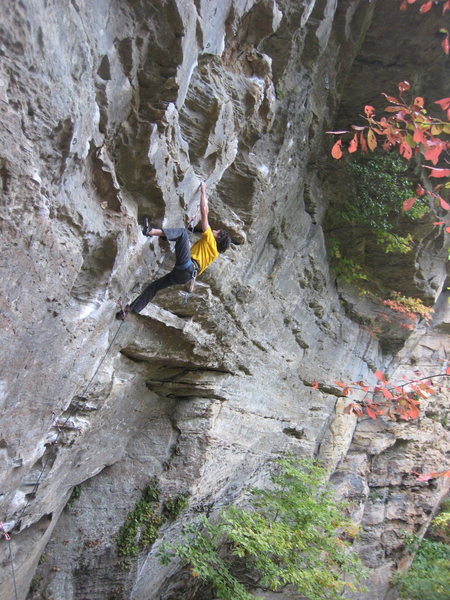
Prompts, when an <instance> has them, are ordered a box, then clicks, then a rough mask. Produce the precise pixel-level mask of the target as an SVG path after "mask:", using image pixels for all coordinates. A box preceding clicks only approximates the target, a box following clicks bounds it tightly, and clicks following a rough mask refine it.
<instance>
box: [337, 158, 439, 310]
mask: <svg viewBox="0 0 450 600" xmlns="http://www.w3.org/2000/svg"><path fill="white" fill-rule="evenodd" d="M346 169H347V171H348V175H349V178H350V180H351V182H352V184H351V189H352V190H353V192H352V193H351V194H348V195H347V197H345V198H344V199H340V200H339V201H338V203H336V204H335V205H334V210H333V216H332V218H333V220H334V221H336V219H337V222H338V224H337V226H336V227H334V228H331V229H330V230H329V232H333V231H335V232H339V231H341V232H342V234H343V235H345V236H346V237H345V242H347V243H346V244H345V245H344V244H343V243H342V242H343V241H344V240H343V239H342V234H341V236H340V238H341V239H338V237H330V238H329V239H328V249H329V254H330V258H331V266H332V268H333V271H334V272H335V274H336V277H337V278H338V279H340V280H341V281H344V282H345V283H349V284H353V285H355V286H356V287H357V288H358V289H359V291H360V293H361V294H364V295H365V294H368V293H371V289H370V288H371V285H370V282H372V281H373V277H371V276H370V274H369V271H368V270H367V268H366V267H365V266H364V264H361V262H360V261H359V260H358V257H357V256H353V255H354V254H355V249H356V251H357V249H358V245H355V244H348V231H349V228H350V229H351V230H356V229H358V228H359V229H362V230H367V234H365V235H364V237H363V238H362V239H363V240H364V246H366V245H367V244H368V243H369V244H370V243H371V242H372V243H373V242H375V243H376V244H378V245H379V246H381V247H382V248H383V250H384V251H385V252H386V253H393V252H395V253H398V254H405V253H407V252H409V251H411V250H412V247H413V244H414V241H413V237H412V235H411V234H410V233H408V234H406V235H399V234H398V232H396V231H395V227H396V224H397V223H398V221H399V219H400V218H401V217H402V215H403V212H402V209H401V205H402V202H403V201H404V200H405V199H407V198H409V197H410V196H411V194H412V193H413V185H412V183H411V181H410V178H409V177H408V173H407V172H408V165H407V163H406V162H405V160H404V159H402V158H401V157H399V156H397V155H396V154H394V153H389V154H381V153H376V154H374V155H371V156H370V157H360V158H354V159H353V160H351V161H350V162H349V163H348V164H347V165H346ZM427 210H428V203H427V202H426V201H424V200H422V199H421V200H420V201H418V202H417V203H416V204H415V206H414V207H413V208H412V209H411V211H410V212H409V213H408V216H409V218H410V219H417V218H420V217H421V216H423V214H424V213H425V212H426V211H427ZM403 221H404V219H403ZM369 234H370V235H369ZM335 235H336V236H339V235H340V234H339V233H336V234H335ZM363 282H366V283H365V284H364V283H363ZM374 300H375V301H377V302H379V301H380V300H379V298H378V297H374Z"/></svg>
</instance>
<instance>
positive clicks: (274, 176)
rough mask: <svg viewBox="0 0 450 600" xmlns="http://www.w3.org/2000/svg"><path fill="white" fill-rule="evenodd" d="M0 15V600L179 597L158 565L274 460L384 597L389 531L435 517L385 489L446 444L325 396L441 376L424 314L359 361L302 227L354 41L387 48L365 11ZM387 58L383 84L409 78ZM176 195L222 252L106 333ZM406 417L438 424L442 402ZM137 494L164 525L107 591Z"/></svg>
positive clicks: (423, 505)
mask: <svg viewBox="0 0 450 600" xmlns="http://www.w3.org/2000/svg"><path fill="white" fill-rule="evenodd" d="M4 4H6V6H3V9H2V22H1V24H0V44H1V45H0V52H1V54H0V55H1V61H0V101H1V102H0V111H1V122H2V125H1V127H0V140H1V150H0V176H1V181H0V187H1V191H2V203H1V217H2V220H1V223H2V278H1V286H2V296H1V312H0V318H1V324H2V344H1V348H0V353H1V365H2V373H1V387H0V390H1V396H0V398H1V409H2V426H1V435H0V456H1V459H2V470H1V488H0V506H1V512H0V519H1V520H2V521H3V524H4V528H5V530H6V531H9V532H10V534H11V538H12V539H11V542H10V543H8V542H6V541H5V540H2V541H1V542H0V564H1V567H2V568H1V572H0V599H1V600H9V599H10V598H15V597H17V598H19V599H21V600H22V599H24V598H25V597H27V594H28V591H29V589H30V584H31V582H32V585H31V588H32V589H31V591H30V595H29V597H30V598H47V599H50V598H52V599H53V600H63V599H64V600H82V599H83V600H86V599H89V600H97V599H98V600H100V599H105V598H111V599H112V598H117V599H128V598H132V599H134V600H144V599H150V598H151V599H153V598H154V599H156V598H164V599H166V600H169V599H176V598H180V599H181V598H194V597H200V596H196V595H195V594H196V593H197V592H196V585H197V584H196V582H195V581H194V580H193V579H192V578H190V577H189V576H188V574H187V573H185V572H184V571H183V570H182V569H180V566H179V565H172V566H170V567H164V568H163V567H162V566H161V565H160V564H159V561H158V560H157V558H156V552H157V547H158V544H159V543H160V542H161V540H163V539H171V538H173V537H176V535H177V532H179V528H180V526H181V524H182V523H183V522H186V521H188V520H191V519H193V518H194V517H195V515H196V514H198V513H199V512H207V513H208V514H209V513H211V512H214V511H215V510H217V509H218V508H219V507H220V506H223V505H226V504H229V503H232V502H234V501H236V499H238V498H239V497H240V496H241V494H242V492H243V490H245V488H246V487H247V486H248V485H249V484H253V483H257V482H258V483H262V482H264V481H265V480H266V477H267V473H268V470H269V468H270V466H271V463H272V461H273V459H274V458H276V457H277V456H279V455H281V454H282V453H285V452H287V451H291V452H293V453H294V454H296V455H316V456H317V455H318V456H322V457H323V458H325V459H326V460H327V461H328V464H329V467H330V472H334V475H333V481H334V482H335V484H336V486H337V487H338V488H339V489H340V490H341V492H342V493H343V494H344V495H347V496H349V497H350V498H352V500H353V502H354V503H355V506H357V510H356V511H355V519H356V520H360V521H361V522H362V525H363V528H364V535H363V536H362V538H361V540H360V542H359V545H360V552H361V554H362V556H365V557H366V559H367V561H368V563H369V565H370V566H371V567H373V573H374V580H373V581H374V583H372V584H371V586H369V589H370V591H369V592H368V595H367V596H366V597H367V598H384V597H385V594H386V592H387V586H388V579H389V571H390V569H391V568H392V566H394V565H395V564H397V563H400V562H401V560H402V551H401V550H402V549H401V542H400V541H399V531H400V529H401V527H402V526H403V524H404V522H405V521H406V523H407V525H408V527H410V528H415V529H419V528H422V529H424V528H426V525H427V523H428V522H429V519H430V516H431V514H432V513H433V511H434V510H435V508H436V506H437V504H438V502H439V499H440V498H441V496H442V495H443V494H444V493H445V483H444V482H443V481H438V482H432V483H431V484H420V485H418V484H417V483H415V480H414V477H413V476H411V474H410V472H411V470H413V469H414V468H422V467H423V468H424V469H427V468H436V467H438V466H439V465H442V464H444V462H445V453H446V451H448V431H447V430H446V428H445V427H444V426H443V425H442V423H444V422H445V421H444V418H443V417H442V419H440V420H439V419H438V420H433V419H430V418H426V417H424V418H423V419H421V420H420V423H418V424H414V425H410V424H407V423H406V424H402V425H397V424H392V423H385V422H380V423H378V422H376V423H374V422H372V421H367V420H362V421H361V422H360V423H359V424H357V423H356V420H355V418H354V417H353V416H349V415H344V414H343V412H342V400H341V399H338V398H337V396H338V390H337V389H336V388H335V386H333V384H332V382H333V381H334V380H336V379H346V380H359V379H365V380H366V381H371V380H372V379H373V370H374V368H377V367H378V368H381V369H384V370H387V369H388V368H391V369H394V368H397V369H404V367H405V365H411V364H413V362H414V361H416V362H419V363H423V364H422V368H423V369H425V370H426V369H432V368H433V366H432V365H433V364H434V363H435V362H437V361H439V360H441V359H442V360H443V359H445V358H446V356H447V355H448V351H449V348H448V313H447V315H445V309H446V307H447V306H448V305H447V304H446V303H445V302H444V300H442V299H441V300H440V302H441V305H440V312H439V315H438V317H437V318H436V320H435V322H434V324H433V327H432V328H431V329H430V330H429V331H428V330H423V329H418V330H417V331H416V332H414V334H413V336H412V337H411V338H410V339H409V340H408V341H407V344H406V345H405V346H404V348H403V349H402V351H401V352H402V353H401V354H400V355H398V356H394V355H392V354H386V353H383V351H382V349H381V348H380V345H379V342H378V340H377V338H376V337H374V336H373V335H372V334H371V333H370V331H368V330H367V328H364V327H362V326H361V325H360V319H359V318H357V315H358V314H361V312H363V311H364V307H363V306H362V305H361V302H360V301H359V300H358V298H357V297H356V296H354V295H353V296H352V295H351V294H350V295H349V294H348V292H347V291H345V290H341V289H338V288H337V286H336V282H335V278H334V275H333V273H332V271H331V270H330V268H329V263H328V259H327V252H326V246H325V236H324V232H323V228H322V223H323V219H324V215H325V212H326V210H327V207H328V205H329V203H330V200H331V199H332V196H333V194H334V193H335V191H336V187H334V186H335V184H334V176H333V173H335V172H336V171H335V169H336V165H331V163H330V161H329V160H328V158H326V152H327V150H326V142H324V137H325V136H324V131H326V130H327V129H329V128H331V127H332V124H333V122H334V120H335V118H336V114H337V111H338V108H339V106H341V115H345V114H348V112H346V111H350V110H351V107H350V106H349V103H348V100H349V95H348V94H345V99H346V103H344V104H343V105H342V104H341V97H342V96H343V93H344V90H345V89H347V90H348V89H350V88H351V89H352V90H355V93H354V95H353V97H354V101H355V104H356V105H357V106H358V108H359V105H360V104H361V103H363V102H365V101H366V100H370V98H367V99H366V98H363V91H364V89H366V90H368V91H370V93H371V94H373V93H375V90H374V87H373V86H374V84H373V79H374V77H375V76H378V75H376V73H379V72H380V69H379V68H378V67H379V66H383V61H385V60H387V59H386V57H388V56H390V55H389V49H388V48H389V46H388V45H386V46H383V48H382V51H381V50H380V48H379V47H378V46H377V42H378V40H379V36H380V32H382V33H381V35H383V36H385V38H386V39H391V38H392V39H393V40H394V42H395V44H397V42H398V41H399V39H400V38H399V37H398V38H396V37H395V34H394V35H393V33H392V32H393V22H392V20H391V21H389V19H387V20H386V18H385V16H386V15H385V13H386V10H387V4H390V0H384V1H381V2H378V3H376V2H370V1H368V0H342V1H341V0H339V2H338V1H337V0H302V1H298V0H292V1H291V0H221V1H215V2H213V1H211V0H157V1H154V2H147V1H145V0H127V1H124V0H122V1H120V0H96V1H95V2H86V1H83V0H71V2H67V3H62V2H57V1H55V0H49V1H47V0H18V1H17V2H14V3H12V2H10V3H4ZM415 18H419V17H417V16H415V17H414V16H411V15H409V16H408V17H406V21H405V23H406V25H405V27H408V26H411V25H413V26H415V25H416V22H415V21H414V19H415ZM428 27H429V28H430V30H431V31H433V29H432V26H431V25H430V26H428ZM366 33H367V35H366ZM431 40H432V41H431V42H430V48H429V49H428V51H427V53H426V56H427V57H428V60H429V61H430V62H431V63H432V64H433V65H437V66H436V69H437V70H438V72H440V73H442V72H443V63H442V59H441V57H440V50H439V40H437V41H436V40H435V39H434V38H433V37H431ZM395 44H394V50H392V52H394V53H395V52H397V53H399V56H398V58H397V60H396V61H394V62H395V65H396V67H395V69H394V74H393V76H394V77H397V73H398V71H399V70H401V66H402V65H404V67H405V69H408V68H409V69H413V70H414V68H415V65H414V64H412V65H408V63H407V62H406V61H405V58H404V55H403V54H401V52H400V50H399V48H398V47H397V46H396V45H395ZM401 48H402V49H403V50H404V51H405V52H406V51H407V48H406V47H401ZM383 53H385V55H383ZM368 56H370V60H368V59H367V57H368ZM355 59H356V60H355ZM365 64H367V65H368V66H367V70H364V76H363V75H361V72H360V71H361V69H362V68H363V66H364V65H365ZM352 66H353V71H352ZM422 66H423V65H422ZM426 67H427V65H425V67H424V68H423V69H422V71H423V72H424V73H429V69H428V68H426ZM433 68H434V67H433ZM355 69H356V72H355ZM373 69H378V70H373ZM416 71H418V72H419V71H420V69H416ZM398 75H399V80H400V79H402V78H406V77H407V76H408V75H407V74H404V75H403V74H402V75H401V76H400V73H398ZM386 77H387V76H386ZM395 80H396V79H395ZM368 82H370V85H369V83H368ZM420 82H421V83H420V85H426V79H424V78H422V79H420ZM383 83H384V81H382V82H381V85H380V90H381V89H383ZM380 90H377V92H378V91H380ZM341 118H342V117H341ZM202 180H205V181H206V184H207V189H208V195H209V199H210V221H211V223H212V225H213V226H214V228H219V227H225V228H227V229H228V230H229V231H230V232H231V233H232V236H233V239H234V242H235V243H234V244H233V248H232V249H231V251H229V252H228V253H227V254H226V255H224V256H223V257H221V258H220V259H219V260H217V261H216V262H215V263H214V264H213V265H212V266H211V268H210V269H208V271H207V272H206V273H205V274H204V275H203V276H202V277H201V279H200V280H199V282H198V284H197V286H196V289H195V292H194V294H193V295H192V296H191V297H189V298H187V297H186V295H185V294H183V293H182V292H180V290H179V289H176V288H172V289H170V290H167V291H165V292H164V293H161V294H160V295H159V296H157V298H156V299H155V302H154V303H153V304H151V305H149V306H148V308H147V309H146V310H145V311H144V312H143V313H142V314H141V315H139V316H137V315H133V316H131V317H130V318H129V319H127V321H126V322H125V323H124V324H122V325H121V324H120V323H119V322H117V321H116V320H115V319H114V314H115V312H116V310H117V301H118V299H119V298H120V297H121V298H122V299H123V300H124V301H128V300H129V299H131V298H132V297H134V296H135V295H136V293H138V292H139V290H140V289H141V288H142V286H143V284H144V283H145V282H146V281H148V280H150V279H152V278H154V277H157V276H161V275H162V274H163V273H164V272H166V271H167V270H169V269H171V267H172V264H173V255H171V252H170V248H169V246H168V244H167V243H164V242H155V241H150V242H149V241H148V240H147V239H146V238H144V237H143V236H142V234H141V230H140V226H139V220H140V219H141V218H142V217H143V216H144V215H149V216H150V217H151V219H152V222H153V223H156V224H164V225H165V226H177V225H180V224H182V223H183V224H185V225H188V224H190V223H192V222H193V220H194V219H195V216H196V214H198V213H197V207H198V201H199V190H198V188H199V184H200V182H201V181H202ZM424 247H425V250H426V251H424V252H422V253H418V254H417V256H416V260H415V263H414V264H415V266H414V268H415V273H416V274H417V278H416V279H417V281H419V283H418V285H417V288H418V289H422V290H423V289H424V285H425V284H421V283H420V282H423V281H425V280H426V279H427V278H428V283H429V285H425V288H426V290H425V291H426V294H427V295H428V297H429V298H430V297H432V298H433V299H437V298H438V297H439V296H440V295H441V296H442V294H441V291H442V289H443V286H444V282H445V267H444V266H443V265H444V259H443V256H442V249H443V241H442V236H440V235H439V234H438V233H429V234H428V238H427V240H426V243H424ZM430 265H431V268H432V273H429V274H427V269H428V270H429V269H430ZM430 281H431V283H432V284H431V283H430ZM343 296H345V302H342V299H343ZM350 304H351V310H350V309H349V306H350ZM313 380H318V381H321V382H326V383H327V384H328V386H327V387H326V388H325V389H326V391H324V390H323V389H322V390H320V391H319V390H316V389H314V388H313V387H312V385H311V384H312V381H313ZM429 410H430V411H433V410H435V411H437V412H438V413H439V411H441V412H442V414H443V413H444V412H445V410H447V409H446V406H445V396H444V395H443V399H442V407H441V408H430V409H429ZM439 414H440V413H439ZM405 449H406V452H405ZM425 452H426V453H427V454H426V457H424V453H425ZM405 456H406V458H405ZM400 462H401V466H400V465H399V463H400ZM154 479H156V480H157V482H158V486H159V487H160V489H161V493H162V497H163V498H166V499H167V498H174V497H177V496H179V495H180V494H184V495H186V496H187V497H188V507H187V508H186V510H185V511H184V512H183V514H182V515H180V516H179V517H178V518H177V519H175V520H174V521H172V522H167V523H166V524H165V525H164V526H163V527H162V528H161V530H160V537H159V539H158V541H157V542H156V543H155V544H154V546H153V547H152V548H150V549H149V550H148V551H146V552H142V553H141V554H140V555H139V557H138V559H136V560H135V561H133V563H132V564H131V566H130V567H129V569H128V570H122V569H120V568H118V557H117V553H116V540H115V537H116V535H117V532H118V531H119V529H120V527H121V526H122V525H123V523H124V520H125V518H126V515H127V514H128V513H129V512H130V511H132V510H133V507H134V506H135V504H136V502H137V500H138V499H139V498H140V495H141V492H142V489H143V488H144V487H145V486H146V485H148V483H149V482H150V481H152V480H154ZM75 486H77V487H76V489H77V491H78V492H79V490H80V489H81V493H79V494H78V493H77V495H79V497H78V498H77V499H74V498H72V500H71V502H69V504H68V500H69V498H70V497H71V494H72V491H73V489H74V487H75ZM78 486H81V487H78ZM67 504H68V506H67V508H66V510H64V507H65V506H66V505H67ZM11 557H12V560H11ZM40 557H42V558H41V560H40ZM38 563H40V564H39V566H38ZM12 567H14V571H13V570H12ZM14 588H16V589H14ZM205 594H206V595H205V596H201V597H205V598H208V597H209V596H208V595H207V592H205ZM268 597H269V596H267V598H268ZM286 597H288V595H286ZM361 598H363V597H362V596H361Z"/></svg>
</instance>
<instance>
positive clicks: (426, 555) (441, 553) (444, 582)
mask: <svg viewBox="0 0 450 600" xmlns="http://www.w3.org/2000/svg"><path fill="white" fill-rule="evenodd" d="M418 544H419V546H418ZM410 546H411V549H412V550H414V549H416V548H417V546H418V549H417V554H416V556H415V558H414V561H413V563H412V565H411V568H410V569H409V570H408V571H407V572H405V573H397V574H396V575H395V577H394V579H393V583H394V584H395V586H396V587H397V589H398V591H399V593H400V597H401V598H407V599H408V600H448V598H449V590H450V545H448V544H443V543H441V542H434V541H431V540H428V539H423V540H422V541H420V540H418V539H417V538H415V537H413V538H412V540H411V542H410Z"/></svg>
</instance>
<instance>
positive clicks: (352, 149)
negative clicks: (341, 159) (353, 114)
mask: <svg viewBox="0 0 450 600" xmlns="http://www.w3.org/2000/svg"><path fill="white" fill-rule="evenodd" d="M357 135H358V134H356V133H355V135H354V136H353V138H352V141H351V142H350V145H349V147H348V151H349V152H350V154H352V153H353V152H356V151H357V150H358V139H357Z"/></svg>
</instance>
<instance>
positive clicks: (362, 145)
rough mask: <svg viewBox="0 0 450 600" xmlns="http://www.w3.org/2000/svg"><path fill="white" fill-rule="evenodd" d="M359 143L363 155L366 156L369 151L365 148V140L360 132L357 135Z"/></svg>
mask: <svg viewBox="0 0 450 600" xmlns="http://www.w3.org/2000/svg"><path fill="white" fill-rule="evenodd" d="M359 143H360V145H361V150H362V152H364V154H367V153H368V152H369V149H368V148H367V142H366V138H365V137H364V134H363V133H362V132H361V133H360V134H359Z"/></svg>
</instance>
